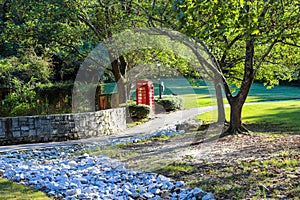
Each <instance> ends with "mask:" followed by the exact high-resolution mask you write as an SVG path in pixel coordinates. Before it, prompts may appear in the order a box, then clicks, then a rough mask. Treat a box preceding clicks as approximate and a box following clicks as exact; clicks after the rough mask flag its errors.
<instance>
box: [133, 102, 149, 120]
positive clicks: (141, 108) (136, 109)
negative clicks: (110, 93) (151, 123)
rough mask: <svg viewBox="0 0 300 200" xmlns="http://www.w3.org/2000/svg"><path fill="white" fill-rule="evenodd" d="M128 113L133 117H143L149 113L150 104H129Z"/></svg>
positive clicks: (146, 116)
mask: <svg viewBox="0 0 300 200" xmlns="http://www.w3.org/2000/svg"><path fill="white" fill-rule="evenodd" d="M128 111H129V115H130V117H131V118H133V119H145V118H148V117H149V115H150V106H148V105H129V106H128Z"/></svg>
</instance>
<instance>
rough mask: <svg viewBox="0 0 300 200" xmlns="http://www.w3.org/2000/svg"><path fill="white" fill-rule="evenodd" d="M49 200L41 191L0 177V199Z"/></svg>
mask: <svg viewBox="0 0 300 200" xmlns="http://www.w3.org/2000/svg"><path fill="white" fill-rule="evenodd" d="M11 199H13V200H48V199H49V200H50V198H49V197H48V196H47V195H46V194H45V193H43V192H40V191H37V190H34V189H32V188H30V187H27V186H24V185H21V184H18V183H15V182H13V181H10V180H6V179H3V178H0V200H11Z"/></svg>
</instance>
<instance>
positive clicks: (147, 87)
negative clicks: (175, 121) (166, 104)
mask: <svg viewBox="0 0 300 200" xmlns="http://www.w3.org/2000/svg"><path fill="white" fill-rule="evenodd" d="M136 103H137V105H139V104H146V105H148V106H150V107H151V111H152V112H154V109H155V106H154V85H153V82H152V81H151V80H139V81H137V82H136Z"/></svg>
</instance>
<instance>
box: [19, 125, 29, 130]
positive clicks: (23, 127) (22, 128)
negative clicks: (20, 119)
mask: <svg viewBox="0 0 300 200" xmlns="http://www.w3.org/2000/svg"><path fill="white" fill-rule="evenodd" d="M21 131H29V127H28V126H22V127H21Z"/></svg>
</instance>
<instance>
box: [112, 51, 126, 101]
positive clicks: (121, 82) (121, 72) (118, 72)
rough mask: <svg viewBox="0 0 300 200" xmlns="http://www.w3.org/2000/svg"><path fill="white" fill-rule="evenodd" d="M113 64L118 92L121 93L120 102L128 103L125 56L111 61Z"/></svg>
mask: <svg viewBox="0 0 300 200" xmlns="http://www.w3.org/2000/svg"><path fill="white" fill-rule="evenodd" d="M111 66H112V73H113V75H114V78H115V81H116V83H117V87H118V94H119V102H120V103H126V101H127V98H128V97H127V90H126V89H127V88H126V81H125V77H124V76H126V68H127V63H126V61H125V59H124V57H123V56H120V57H119V59H116V60H114V61H113V62H112V63H111Z"/></svg>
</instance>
